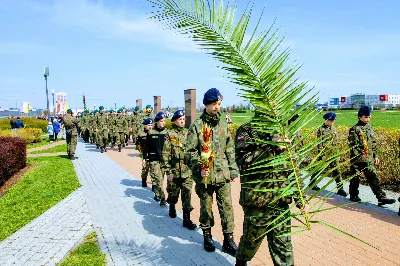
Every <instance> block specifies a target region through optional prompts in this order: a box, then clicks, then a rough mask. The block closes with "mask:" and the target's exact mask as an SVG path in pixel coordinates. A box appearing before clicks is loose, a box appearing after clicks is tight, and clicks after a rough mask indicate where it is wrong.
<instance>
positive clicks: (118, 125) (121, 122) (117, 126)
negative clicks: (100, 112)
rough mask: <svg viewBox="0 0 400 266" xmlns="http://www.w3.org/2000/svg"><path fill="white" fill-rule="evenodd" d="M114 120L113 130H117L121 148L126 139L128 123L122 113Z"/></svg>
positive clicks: (118, 143)
mask: <svg viewBox="0 0 400 266" xmlns="http://www.w3.org/2000/svg"><path fill="white" fill-rule="evenodd" d="M113 121H114V124H113V131H114V132H115V135H116V138H117V145H118V148H120V147H121V145H122V144H123V143H124V141H125V132H126V129H127V128H128V123H127V122H126V119H125V118H124V117H123V116H122V115H118V116H117V117H116V118H115V119H113Z"/></svg>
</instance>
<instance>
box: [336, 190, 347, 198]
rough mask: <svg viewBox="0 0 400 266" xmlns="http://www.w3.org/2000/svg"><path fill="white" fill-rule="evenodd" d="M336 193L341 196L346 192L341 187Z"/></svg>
mask: <svg viewBox="0 0 400 266" xmlns="http://www.w3.org/2000/svg"><path fill="white" fill-rule="evenodd" d="M336 194H338V195H339V196H342V197H347V192H346V191H344V189H343V188H339V189H338V191H337V193H336Z"/></svg>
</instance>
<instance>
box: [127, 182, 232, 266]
mask: <svg viewBox="0 0 400 266" xmlns="http://www.w3.org/2000/svg"><path fill="white" fill-rule="evenodd" d="M121 184H123V185H125V186H129V188H127V189H126V190H125V192H124V193H125V196H127V197H134V198H137V199H138V200H136V201H134V203H133V208H134V210H135V211H136V212H137V213H138V214H139V215H141V216H143V219H142V225H143V229H144V230H146V231H147V232H148V233H149V234H151V235H154V236H156V239H159V240H160V242H159V243H157V244H156V245H154V246H152V247H145V248H146V249H147V250H149V249H150V250H151V249H152V250H154V251H156V252H157V253H159V254H160V255H161V257H162V258H163V259H165V261H167V262H168V265H176V266H178V265H179V266H182V265H233V263H232V262H233V261H234V258H233V257H230V256H229V255H227V254H225V253H222V254H221V253H220V252H212V253H208V252H206V251H205V250H204V249H203V245H202V244H203V235H202V233H201V230H200V229H198V228H197V229H196V230H194V231H190V230H188V229H186V228H184V227H183V226H182V223H183V220H182V218H181V215H180V214H178V217H176V218H174V219H172V218H170V217H169V216H168V205H167V206H163V207H162V206H160V204H159V203H158V202H156V201H154V199H153V193H152V192H151V189H150V188H142V187H141V182H140V181H138V180H128V179H123V180H121ZM215 246H216V248H217V249H219V250H221V249H222V246H221V244H220V243H219V242H215ZM227 257H230V260H231V261H229V260H228V259H227Z"/></svg>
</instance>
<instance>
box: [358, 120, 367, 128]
mask: <svg viewBox="0 0 400 266" xmlns="http://www.w3.org/2000/svg"><path fill="white" fill-rule="evenodd" d="M357 125H358V126H362V127H364V126H366V125H368V124H367V123H364V122H363V121H361V120H358V123H357Z"/></svg>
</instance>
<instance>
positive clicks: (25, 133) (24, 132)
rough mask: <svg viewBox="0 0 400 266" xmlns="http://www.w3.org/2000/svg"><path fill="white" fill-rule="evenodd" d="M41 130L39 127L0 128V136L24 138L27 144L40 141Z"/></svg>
mask: <svg viewBox="0 0 400 266" xmlns="http://www.w3.org/2000/svg"><path fill="white" fill-rule="evenodd" d="M42 135H43V132H42V130H41V129H40V128H19V129H16V130H14V131H11V130H0V136H1V137H19V138H21V139H24V140H25V141H26V143H27V144H31V143H37V142H41V141H42Z"/></svg>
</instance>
